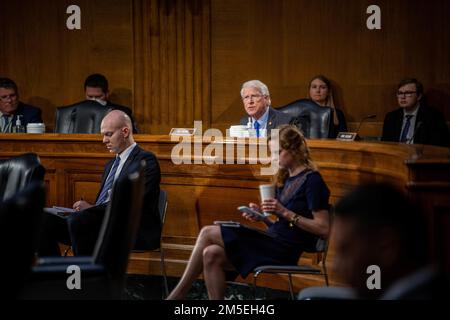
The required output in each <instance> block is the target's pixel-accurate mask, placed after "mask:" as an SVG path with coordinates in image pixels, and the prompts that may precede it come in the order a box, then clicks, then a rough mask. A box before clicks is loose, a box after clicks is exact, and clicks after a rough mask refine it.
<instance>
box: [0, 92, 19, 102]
mask: <svg viewBox="0 0 450 320" xmlns="http://www.w3.org/2000/svg"><path fill="white" fill-rule="evenodd" d="M16 97H17V94H15V93H11V94H7V95H5V96H0V100H2V101H6V100H8V99H11V100H14V99H15V98H16Z"/></svg>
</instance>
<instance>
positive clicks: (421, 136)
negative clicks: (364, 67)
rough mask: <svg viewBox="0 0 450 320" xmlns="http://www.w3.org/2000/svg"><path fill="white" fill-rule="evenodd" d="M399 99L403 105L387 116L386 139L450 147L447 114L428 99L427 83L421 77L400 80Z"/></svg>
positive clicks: (384, 138) (384, 126) (385, 125)
mask: <svg viewBox="0 0 450 320" xmlns="http://www.w3.org/2000/svg"><path fill="white" fill-rule="evenodd" d="M397 102H398V105H399V107H400V108H398V109H396V110H394V111H391V112H389V113H388V114H386V117H385V118H384V124H383V135H382V138H381V140H382V141H394V142H401V143H408V144H430V145H436V146H444V147H450V135H449V131H448V127H447V124H446V122H445V118H444V116H443V115H442V114H441V112H439V111H438V110H436V109H435V108H433V107H430V106H428V105H427V104H426V103H425V101H424V95H423V85H422V84H421V83H420V82H419V81H418V80H416V79H405V80H402V81H401V82H400V83H399V85H398V89H397Z"/></svg>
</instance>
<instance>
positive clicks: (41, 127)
mask: <svg viewBox="0 0 450 320" xmlns="http://www.w3.org/2000/svg"><path fill="white" fill-rule="evenodd" d="M27 133H45V124H43V123H29V124H27Z"/></svg>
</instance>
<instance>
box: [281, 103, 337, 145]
mask: <svg viewBox="0 0 450 320" xmlns="http://www.w3.org/2000/svg"><path fill="white" fill-rule="evenodd" d="M278 110H279V111H281V112H284V113H286V114H289V115H290V116H291V117H292V118H293V121H292V122H291V124H295V125H296V126H297V127H298V128H299V129H300V130H302V132H303V134H304V135H305V138H309V139H324V138H328V137H330V136H332V134H333V109H332V108H330V107H321V106H319V105H318V104H317V103H315V102H314V101H312V100H309V99H300V100H296V101H294V102H291V103H289V104H287V105H285V106H282V107H279V108H278Z"/></svg>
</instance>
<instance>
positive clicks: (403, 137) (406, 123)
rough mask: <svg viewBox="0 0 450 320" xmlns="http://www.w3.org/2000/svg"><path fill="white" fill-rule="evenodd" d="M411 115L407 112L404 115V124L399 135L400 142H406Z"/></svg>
mask: <svg viewBox="0 0 450 320" xmlns="http://www.w3.org/2000/svg"><path fill="white" fill-rule="evenodd" d="M412 117H413V115H412V114H408V115H407V116H406V122H405V126H404V128H403V131H402V134H401V136H400V142H406V137H407V136H408V132H409V127H410V126H411V118H412Z"/></svg>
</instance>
